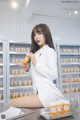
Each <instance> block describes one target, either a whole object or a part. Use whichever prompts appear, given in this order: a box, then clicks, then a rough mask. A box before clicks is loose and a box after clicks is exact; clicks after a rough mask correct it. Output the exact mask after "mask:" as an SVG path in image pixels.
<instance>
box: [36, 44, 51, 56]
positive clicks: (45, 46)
mask: <svg viewBox="0 0 80 120" xmlns="http://www.w3.org/2000/svg"><path fill="white" fill-rule="evenodd" d="M47 47H49V45H48V44H46V45H44V46H43V47H42V48H40V49H39V50H37V51H36V53H35V54H37V53H40V52H41V51H42V50H43V49H45V48H47Z"/></svg>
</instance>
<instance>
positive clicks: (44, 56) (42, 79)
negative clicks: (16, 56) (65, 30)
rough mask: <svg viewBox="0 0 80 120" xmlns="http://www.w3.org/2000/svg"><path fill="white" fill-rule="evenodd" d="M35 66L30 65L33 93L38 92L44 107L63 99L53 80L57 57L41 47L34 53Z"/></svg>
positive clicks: (55, 73)
mask: <svg viewBox="0 0 80 120" xmlns="http://www.w3.org/2000/svg"><path fill="white" fill-rule="evenodd" d="M35 58H36V61H37V63H36V65H35V66H34V65H33V64H32V63H31V75H32V80H33V90H34V93H37V92H38V96H39V99H40V101H41V103H42V104H43V106H44V107H49V106H50V102H53V101H56V100H58V99H64V97H63V95H62V93H61V92H60V90H59V89H58V88H56V86H55V84H54V83H53V80H56V79H57V76H58V71H57V55H56V52H55V50H54V49H52V48H50V47H49V46H48V45H45V46H43V47H42V48H41V49H39V50H38V51H37V52H36V53H35Z"/></svg>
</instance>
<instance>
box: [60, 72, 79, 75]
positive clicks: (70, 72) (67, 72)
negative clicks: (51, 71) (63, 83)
mask: <svg viewBox="0 0 80 120" xmlns="http://www.w3.org/2000/svg"><path fill="white" fill-rule="evenodd" d="M61 74H62V75H64V74H75V75H76V74H80V72H67V73H61Z"/></svg>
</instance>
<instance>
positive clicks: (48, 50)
mask: <svg viewBox="0 0 80 120" xmlns="http://www.w3.org/2000/svg"><path fill="white" fill-rule="evenodd" d="M46 52H47V53H49V54H55V55H56V51H55V50H54V49H53V48H51V47H49V46H48V47H47V48H46Z"/></svg>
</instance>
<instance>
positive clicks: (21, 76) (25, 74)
mask: <svg viewBox="0 0 80 120" xmlns="http://www.w3.org/2000/svg"><path fill="white" fill-rule="evenodd" d="M26 76H29V74H24V75H10V77H26Z"/></svg>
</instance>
